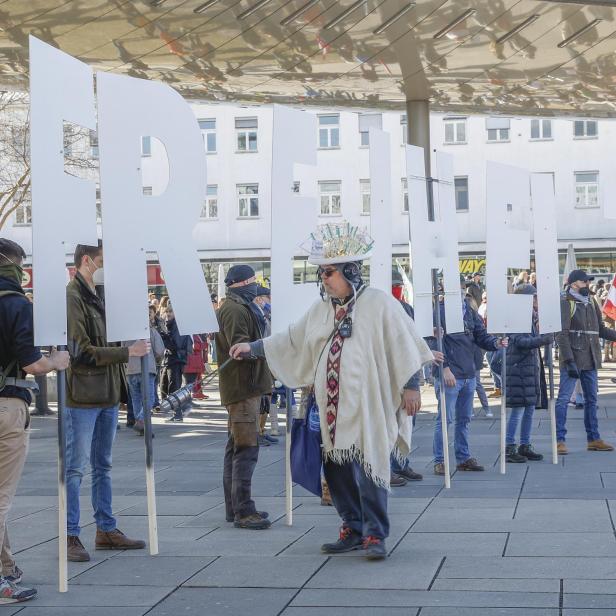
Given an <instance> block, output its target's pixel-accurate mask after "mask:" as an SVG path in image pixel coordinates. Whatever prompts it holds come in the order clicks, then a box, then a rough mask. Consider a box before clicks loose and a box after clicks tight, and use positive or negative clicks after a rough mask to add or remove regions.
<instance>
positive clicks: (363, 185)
mask: <svg viewBox="0 0 616 616" xmlns="http://www.w3.org/2000/svg"><path fill="white" fill-rule="evenodd" d="M359 192H360V194H361V213H362V214H364V215H366V214H370V180H359Z"/></svg>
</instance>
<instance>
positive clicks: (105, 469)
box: [66, 406, 118, 535]
mask: <svg viewBox="0 0 616 616" xmlns="http://www.w3.org/2000/svg"><path fill="white" fill-rule="evenodd" d="M117 425H118V407H117V406H111V407H108V408H95V409H78V408H69V407H67V408H66V501H67V502H66V505H67V515H66V517H67V532H68V534H69V535H79V531H80V528H79V489H80V487H81V480H82V479H83V475H84V473H85V471H86V465H87V464H88V460H89V461H90V467H91V469H92V508H93V509H94V519H95V520H96V527H97V528H99V529H100V530H102V531H107V532H108V531H110V530H113V529H114V528H115V527H116V520H115V518H114V517H113V513H112V509H111V447H112V445H113V439H114V437H115V433H116V426H117Z"/></svg>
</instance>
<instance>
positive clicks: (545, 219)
mask: <svg viewBox="0 0 616 616" xmlns="http://www.w3.org/2000/svg"><path fill="white" fill-rule="evenodd" d="M530 186H531V196H532V203H533V229H534V240H535V242H534V245H535V268H536V274H537V303H538V305H539V331H540V332H541V333H542V334H547V333H550V332H559V331H560V330H561V328H562V325H561V321H560V283H559V269H558V242H557V238H556V199H555V197H554V180H553V178H552V176H551V175H549V174H546V173H531V176H530Z"/></svg>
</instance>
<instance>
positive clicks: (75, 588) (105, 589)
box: [33, 584, 174, 615]
mask: <svg viewBox="0 0 616 616" xmlns="http://www.w3.org/2000/svg"><path fill="white" fill-rule="evenodd" d="M37 590H38V597H37V598H36V607H37V608H39V607H41V608H42V607H45V608H46V607H62V608H63V607H69V608H82V612H83V613H84V615H85V614H89V608H91V607H102V606H104V607H106V608H107V609H108V611H109V612H111V608H114V609H115V608H116V607H119V608H125V607H152V606H154V605H156V603H158V602H159V601H161V600H162V599H163V598H164V597H166V596H167V595H168V594H169V593H170V592H172V591H173V590H174V587H173V586H157V587H152V586H106V585H94V586H85V585H83V586H80V585H78V584H71V585H69V592H65V593H60V592H58V588H57V585H54V586H46V585H43V584H40V585H39V586H38V587H37ZM33 606H34V605H33ZM85 608H87V611H86V609H85Z"/></svg>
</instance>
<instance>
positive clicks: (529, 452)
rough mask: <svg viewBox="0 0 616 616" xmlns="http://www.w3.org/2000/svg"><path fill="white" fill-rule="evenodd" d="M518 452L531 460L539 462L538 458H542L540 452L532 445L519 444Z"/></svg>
mask: <svg viewBox="0 0 616 616" xmlns="http://www.w3.org/2000/svg"><path fill="white" fill-rule="evenodd" d="M518 454H519V455H521V456H524V457H525V458H526V459H527V460H531V461H533V462H535V461H536V462H539V460H543V456H542V455H541V454H540V453H537V452H536V451H534V450H533V446H532V445H520V446H519V447H518Z"/></svg>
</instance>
